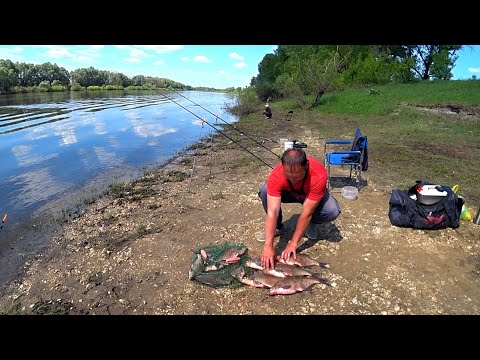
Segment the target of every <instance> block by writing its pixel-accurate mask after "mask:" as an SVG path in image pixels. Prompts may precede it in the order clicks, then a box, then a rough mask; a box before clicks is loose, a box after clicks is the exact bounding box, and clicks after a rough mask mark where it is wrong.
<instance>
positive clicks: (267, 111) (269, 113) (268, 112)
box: [263, 104, 272, 119]
mask: <svg viewBox="0 0 480 360" xmlns="http://www.w3.org/2000/svg"><path fill="white" fill-rule="evenodd" d="M263 116H264V118H265V119H271V118H272V110H270V105H268V104H267V105H265V110H263Z"/></svg>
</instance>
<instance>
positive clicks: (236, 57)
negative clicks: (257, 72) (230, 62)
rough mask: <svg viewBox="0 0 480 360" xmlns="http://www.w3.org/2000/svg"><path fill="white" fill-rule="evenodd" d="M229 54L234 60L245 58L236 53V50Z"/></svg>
mask: <svg viewBox="0 0 480 360" xmlns="http://www.w3.org/2000/svg"><path fill="white" fill-rule="evenodd" d="M228 56H230V57H231V58H232V59H235V60H243V59H245V58H244V57H243V56H241V55H238V54H237V53H236V52H233V53H230V55H228Z"/></svg>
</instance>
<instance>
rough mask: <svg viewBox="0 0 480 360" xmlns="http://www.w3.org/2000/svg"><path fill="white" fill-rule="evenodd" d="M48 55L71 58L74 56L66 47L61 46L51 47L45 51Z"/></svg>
mask: <svg viewBox="0 0 480 360" xmlns="http://www.w3.org/2000/svg"><path fill="white" fill-rule="evenodd" d="M47 54H48V56H49V57H53V58H72V57H75V55H74V54H72V53H71V52H70V51H69V50H68V49H66V48H61V47H52V48H50V50H48V51H47Z"/></svg>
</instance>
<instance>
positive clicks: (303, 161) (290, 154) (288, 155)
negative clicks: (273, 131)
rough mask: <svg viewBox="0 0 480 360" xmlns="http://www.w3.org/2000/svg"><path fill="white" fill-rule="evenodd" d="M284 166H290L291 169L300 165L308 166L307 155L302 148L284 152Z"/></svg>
mask: <svg viewBox="0 0 480 360" xmlns="http://www.w3.org/2000/svg"><path fill="white" fill-rule="evenodd" d="M281 160H282V165H283V166H289V167H290V169H291V168H294V167H296V166H298V165H300V166H307V163H308V162H307V154H306V153H305V151H303V150H302V149H301V148H292V149H287V150H285V151H284V153H283V155H282V158H281Z"/></svg>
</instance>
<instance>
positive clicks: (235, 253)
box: [219, 247, 247, 264]
mask: <svg viewBox="0 0 480 360" xmlns="http://www.w3.org/2000/svg"><path fill="white" fill-rule="evenodd" d="M246 251H247V248H246V247H241V248H239V249H235V248H230V249H227V250H225V251H224V252H223V253H222V255H221V256H220V259H219V260H220V261H221V262H224V263H227V264H235V263H237V262H239V261H240V260H241V259H240V256H241V255H243V254H245V252H246Z"/></svg>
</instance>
